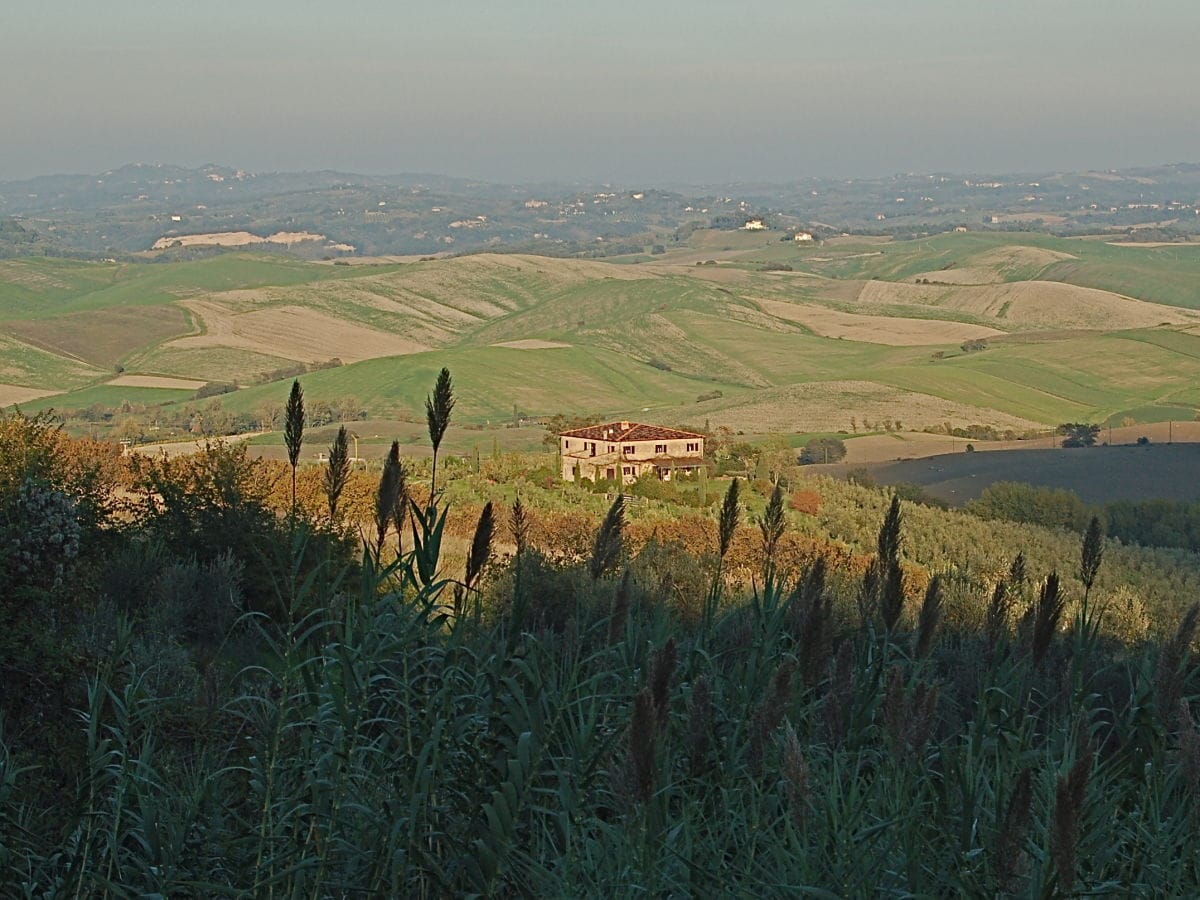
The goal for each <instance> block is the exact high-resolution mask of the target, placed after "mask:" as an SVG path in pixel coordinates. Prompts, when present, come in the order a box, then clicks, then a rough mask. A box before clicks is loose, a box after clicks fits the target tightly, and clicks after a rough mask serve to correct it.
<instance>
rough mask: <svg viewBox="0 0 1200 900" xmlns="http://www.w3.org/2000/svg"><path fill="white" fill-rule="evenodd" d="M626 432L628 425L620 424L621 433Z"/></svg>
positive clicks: (626, 423)
mask: <svg viewBox="0 0 1200 900" xmlns="http://www.w3.org/2000/svg"><path fill="white" fill-rule="evenodd" d="M628 430H629V423H628V422H622V423H621V431H623V432H624V431H628Z"/></svg>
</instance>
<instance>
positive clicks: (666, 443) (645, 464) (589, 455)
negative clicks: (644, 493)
mask: <svg viewBox="0 0 1200 900" xmlns="http://www.w3.org/2000/svg"><path fill="white" fill-rule="evenodd" d="M558 444H559V451H560V455H561V457H562V477H563V480H564V481H574V480H575V478H576V477H579V478H590V479H591V480H592V481H599V480H600V479H608V480H609V481H615V480H617V479H618V478H620V479H621V481H622V483H624V484H632V483H633V482H634V481H637V480H638V478H639V477H641V476H642V475H645V474H647V473H650V472H652V473H654V475H656V476H657V477H658V478H660V479H662V480H663V481H670V480H671V477H672V475H674V474H675V473H682V474H690V473H693V472H696V471H697V470H699V468H700V467H701V466H703V465H704V436H703V435H701V434H693V433H692V432H690V431H677V430H676V429H674V428H662V427H660V426H658V425H641V424H638V423H637V422H609V423H608V424H607V425H592V426H590V427H588V428H576V429H574V430H572V431H564V432H562V433H561V434H559V436H558Z"/></svg>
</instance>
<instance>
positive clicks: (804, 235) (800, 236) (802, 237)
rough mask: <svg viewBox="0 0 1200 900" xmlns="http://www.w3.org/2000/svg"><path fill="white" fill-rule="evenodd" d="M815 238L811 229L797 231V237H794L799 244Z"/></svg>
mask: <svg viewBox="0 0 1200 900" xmlns="http://www.w3.org/2000/svg"><path fill="white" fill-rule="evenodd" d="M812 239H813V236H812V232H811V231H797V232H796V235H795V237H793V238H792V240H793V241H795V242H796V243H798V244H803V243H806V242H808V241H811V240H812Z"/></svg>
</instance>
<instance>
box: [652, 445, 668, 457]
mask: <svg viewBox="0 0 1200 900" xmlns="http://www.w3.org/2000/svg"><path fill="white" fill-rule="evenodd" d="M666 452H667V445H666V444H655V445H654V453H655V455H656V456H657V455H658V454H661V453H666Z"/></svg>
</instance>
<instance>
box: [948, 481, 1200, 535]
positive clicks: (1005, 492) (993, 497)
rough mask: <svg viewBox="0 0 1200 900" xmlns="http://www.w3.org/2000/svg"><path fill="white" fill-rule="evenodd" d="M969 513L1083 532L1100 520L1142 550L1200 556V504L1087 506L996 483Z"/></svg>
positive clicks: (1060, 493) (1067, 495) (1059, 493)
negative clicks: (1162, 549)
mask: <svg viewBox="0 0 1200 900" xmlns="http://www.w3.org/2000/svg"><path fill="white" fill-rule="evenodd" d="M966 509H967V511H968V512H970V513H973V514H974V515H977V516H979V517H980V518H984V519H1004V520H1007V521H1009V522H1021V523H1025V524H1030V525H1042V526H1044V527H1047V528H1060V529H1067V530H1069V531H1078V532H1080V533H1082V532H1083V531H1084V530H1085V529H1086V528H1087V526H1088V522H1089V521H1091V518H1092V516H1098V517H1099V518H1100V520H1101V521H1102V522H1103V523H1104V524H1105V530H1106V532H1107V534H1108V536H1109V537H1111V538H1116V539H1117V540H1119V541H1121V542H1122V543H1124V544H1138V545H1140V546H1142V547H1170V548H1174V549H1179V550H1191V551H1193V552H1200V501H1191V502H1180V501H1174V500H1117V501H1114V502H1112V503H1105V504H1102V505H1099V506H1089V505H1088V504H1086V503H1084V502H1083V501H1082V500H1081V499H1080V498H1079V497H1078V496H1077V495H1076V494H1074V493H1072V492H1071V491H1068V490H1063V489H1061V488H1043V487H1035V486H1034V485H1030V484H1021V483H1019V482H1014V481H998V482H996V483H995V484H993V485H990V486H989V487H987V488H985V489H984V491H983V493H982V494H981V495H980V496H979V498H978V499H977V500H972V501H971V502H970V503H968V504H967V506H966Z"/></svg>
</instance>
